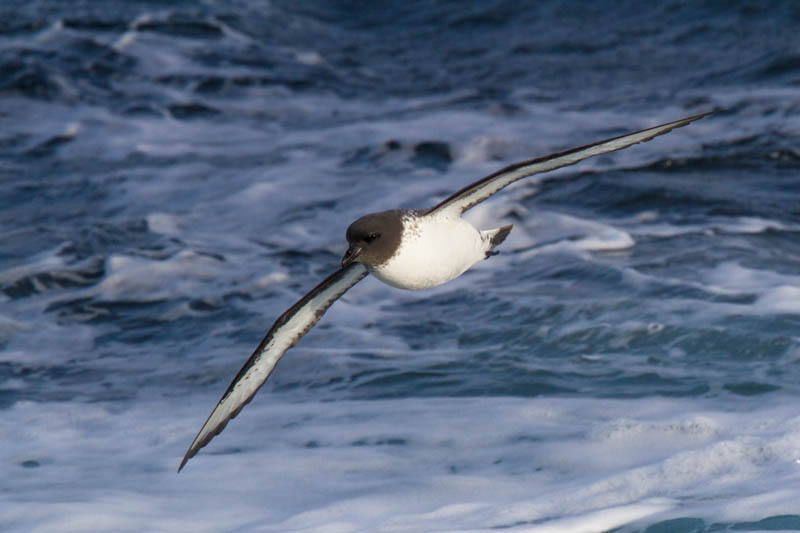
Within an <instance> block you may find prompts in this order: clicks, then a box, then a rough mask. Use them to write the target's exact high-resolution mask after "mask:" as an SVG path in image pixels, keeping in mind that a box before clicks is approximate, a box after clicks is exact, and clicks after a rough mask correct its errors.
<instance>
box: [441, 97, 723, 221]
mask: <svg viewBox="0 0 800 533" xmlns="http://www.w3.org/2000/svg"><path fill="white" fill-rule="evenodd" d="M710 114H711V112H707V113H701V114H699V115H694V116H691V117H687V118H684V119H681V120H676V121H675V122H670V123H668V124H662V125H661V126H656V127H654V128H648V129H646V130H642V131H637V132H636V133H629V134H626V135H620V136H619V137H614V138H611V139H606V140H604V141H598V142H596V143H592V144H587V145H585V146H579V147H577V148H570V149H569V150H564V151H563V152H557V153H554V154H550V155H546V156H544V157H537V158H536V159H528V160H527V161H520V162H519V163H514V164H513V165H509V166H507V167H505V168H504V169H501V170H498V171H497V172H495V173H494V174H491V175H489V176H486V177H485V178H483V179H482V180H479V181H476V182H475V183H473V184H472V185H468V186H466V187H464V188H463V189H461V190H460V191H458V192H457V193H455V194H454V195H452V196H451V197H449V198H447V199H446V200H444V201H442V202H440V203H439V204H437V205H435V206H434V207H432V208H431V209H429V210H428V211H427V212H426V214H431V213H434V212H436V211H441V210H452V211H453V212H454V213H455V214H456V215H461V213H463V212H464V211H466V210H467V209H470V208H471V207H474V206H475V205H477V204H479V203H481V202H482V201H484V200H486V199H487V198H489V197H490V196H492V195H493V194H494V193H496V192H498V191H500V190H502V189H504V188H506V187H508V186H509V185H511V184H512V183H514V182H515V181H517V180H520V179H522V178H525V177H527V176H532V175H533V174H540V173H542V172H548V171H550V170H555V169H557V168H561V167H565V166H568V165H574V164H575V163H578V162H580V161H583V160H584V159H588V158H589V157H594V156H596V155H600V154H605V153H608V152H614V151H616V150H622V149H623V148H627V147H628V146H630V145H632V144H636V143H640V142H644V141H649V140H650V139H652V138H653V137H657V136H659V135H663V134H664V133H667V132H669V131H671V130H673V129H675V128H680V127H683V126H685V125H687V124H690V123H692V122H694V121H695V120H699V119H701V118H703V117H705V116H707V115H710Z"/></svg>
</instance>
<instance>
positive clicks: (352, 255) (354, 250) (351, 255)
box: [342, 244, 364, 267]
mask: <svg viewBox="0 0 800 533" xmlns="http://www.w3.org/2000/svg"><path fill="white" fill-rule="evenodd" d="M363 251H364V249H363V248H362V247H360V246H356V245H355V244H351V245H350V248H348V249H347V251H346V252H345V253H344V257H343V258H342V267H346V266H347V265H349V264H350V263H353V262H354V261H355V260H356V259H358V256H359V255H361V252H363Z"/></svg>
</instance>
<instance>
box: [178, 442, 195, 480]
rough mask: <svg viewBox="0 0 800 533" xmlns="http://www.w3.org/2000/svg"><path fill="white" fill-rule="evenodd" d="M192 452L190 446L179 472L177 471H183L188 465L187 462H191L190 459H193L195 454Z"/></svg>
mask: <svg viewBox="0 0 800 533" xmlns="http://www.w3.org/2000/svg"><path fill="white" fill-rule="evenodd" d="M191 452H192V449H191V448H189V451H187V452H186V455H184V456H183V461H181V465H180V466H179V467H178V472H177V473H178V474H180V473H181V470H183V467H184V466H186V463H188V462H189V459H191V458H192V457H193V456H194V454H193V453H191Z"/></svg>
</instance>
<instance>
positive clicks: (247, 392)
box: [178, 112, 710, 472]
mask: <svg viewBox="0 0 800 533" xmlns="http://www.w3.org/2000/svg"><path fill="white" fill-rule="evenodd" d="M709 114H710V112H708V113H701V114H699V115H694V116H691V117H687V118H684V119H681V120H676V121H674V122H670V123H668V124H662V125H661V126H656V127H653V128H648V129H645V130H642V131H638V132H636V133H630V134H627V135H620V136H619V137H614V138H611V139H606V140H603V141H599V142H595V143H592V144H587V145H585V146H579V147H577V148H570V149H569V150H564V151H563V152H557V153H554V154H550V155H546V156H544V157H538V158H535V159H529V160H527V161H521V162H519V163H514V164H513V165H509V166H507V167H505V168H503V169H501V170H498V171H497V172H495V173H494V174H491V175H489V176H487V177H485V178H483V179H481V180H478V181H476V182H475V183H473V184H471V185H468V186H466V187H464V188H463V189H461V190H460V191H458V192H457V193H455V194H453V195H452V196H450V197H449V198H447V199H445V200H444V201H442V202H439V203H438V204H436V205H435V206H433V207H431V208H428V209H393V210H391V211H383V212H381V213H373V214H370V215H365V216H363V217H361V218H359V219H358V220H356V221H355V222H353V223H352V224H350V227H349V228H347V242H348V244H349V248H348V249H347V252H346V253H345V254H344V258H343V259H342V268H340V269H339V270H337V271H336V272H334V273H333V274H331V275H330V276H328V277H327V278H326V279H325V280H324V281H323V282H322V283H320V284H319V285H317V286H316V287H314V288H313V289H312V290H311V292H309V293H308V294H306V295H305V296H303V297H302V298H301V299H300V301H298V302H297V303H296V304H294V305H293V306H292V307H290V308H289V310H287V311H286V312H285V313H283V314H282V315H281V316H280V317H278V320H276V321H275V324H273V326H272V328H271V329H270V330H269V332H268V333H267V335H266V336H265V337H264V340H262V341H261V344H259V345H258V347H257V348H256V349H255V351H254V352H253V354H252V355H251V356H250V359H248V360H247V362H246V363H245V364H244V366H243V367H242V369H241V370H239V373H238V374H236V377H235V378H234V379H233V382H232V383H231V384H230V386H229V387H228V389H227V390H226V391H225V394H223V395H222V399H220V401H219V403H218V404H217V406H216V407H215V408H214V410H213V411H212V412H211V415H210V416H209V417H208V420H206V423H205V424H203V427H202V429H200V432H199V433H198V434H197V436H196V437H195V439H194V441H192V444H191V446H189V449H188V450H187V452H186V455H185V456H184V458H183V461H181V464H180V466H179V467H178V472H180V471H181V469H182V468H183V467H184V465H185V464H186V462H187V461H188V460H189V459H191V458H192V457H193V456H194V455H195V454H196V453H197V452H198V450H200V448H202V447H203V446H205V445H206V444H208V443H209V442H210V441H211V439H213V438H214V437H215V436H216V435H218V434H219V433H220V432H221V431H222V430H223V429H224V428H225V425H226V424H227V423H228V421H229V420H230V419H231V418H234V417H235V416H236V415H237V414H239V411H241V410H242V407H244V406H245V405H246V404H247V403H248V402H249V401H250V400H252V399H253V396H254V395H255V394H256V391H258V389H259V388H260V387H261V385H263V384H264V382H265V381H266V380H267V378H268V377H269V375H270V373H272V370H273V369H274V368H275V365H276V364H277V362H278V360H279V359H280V358H281V357H282V356H283V354H284V353H286V350H288V349H289V348H291V347H292V346H294V345H295V344H297V342H298V341H299V340H300V339H301V338H302V337H303V335H305V334H306V333H308V330H310V329H311V328H312V327H314V325H315V324H316V323H317V322H318V321H319V319H320V318H322V315H323V314H325V311H327V310H328V308H329V307H330V306H331V305H332V304H333V302H335V301H336V300H337V299H338V298H339V297H341V296H342V295H343V294H344V293H345V292H346V291H347V290H348V289H350V287H352V286H353V285H355V284H356V283H358V282H359V281H361V280H362V279H363V278H364V277H365V276H366V275H367V274H370V273H371V274H373V275H374V276H375V277H377V278H378V279H379V280H381V281H383V282H384V283H387V284H389V285H391V286H393V287H397V288H400V289H411V290H416V289H427V288H430V287H436V286H437V285H441V284H442V283H445V282H446V281H449V280H451V279H453V278H456V277H458V276H460V275H461V274H463V273H464V272H465V271H466V270H468V269H469V268H470V267H471V266H472V265H474V264H475V263H477V262H478V261H481V260H482V259H486V258H488V257H491V256H492V255H495V254H497V253H498V252H496V251H495V248H496V247H497V246H498V245H499V244H500V243H502V242H503V240H504V239H505V238H506V237H507V236H508V234H509V232H510V231H511V225H508V226H503V227H501V228H497V229H493V230H486V231H480V230H478V229H476V228H475V227H474V226H472V224H470V223H469V222H467V221H466V220H464V219H462V218H461V215H462V214H463V213H464V212H465V211H466V210H468V209H470V208H472V207H474V206H475V205H477V204H478V203H480V202H482V201H484V200H486V199H487V198H489V197H490V196H492V195H493V194H494V193H496V192H498V191H500V190H502V189H504V188H505V187H508V186H509V185H511V184H512V183H514V182H515V181H517V180H520V179H522V178H524V177H527V176H531V175H533V174H539V173H542V172H547V171H550V170H555V169H557V168H561V167H564V166H567V165H574V164H575V163H578V162H580V161H583V160H584V159H587V158H589V157H593V156H596V155H600V154H605V153H608V152H613V151H615V150H621V149H623V148H627V147H628V146H631V145H632V144H636V143H640V142H644V141H649V140H650V139H652V138H654V137H657V136H658V135H662V134H664V133H667V132H669V131H671V130H673V129H675V128H680V127H683V126H686V125H687V124H689V123H691V122H694V121H695V120H699V119H701V118H703V117H705V116H707V115H709Z"/></svg>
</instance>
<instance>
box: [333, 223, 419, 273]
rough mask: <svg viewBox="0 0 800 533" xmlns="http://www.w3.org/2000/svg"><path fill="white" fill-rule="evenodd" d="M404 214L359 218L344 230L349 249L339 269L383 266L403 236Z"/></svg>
mask: <svg viewBox="0 0 800 533" xmlns="http://www.w3.org/2000/svg"><path fill="white" fill-rule="evenodd" d="M405 214H406V211H403V210H401V209H393V210H391V211H382V212H380V213H372V214H370V215H364V216H363V217H361V218H359V219H358V220H356V221H355V222H353V223H352V224H350V227H349V228H347V242H348V243H349V244H350V247H349V248H348V249H347V253H345V254H344V258H343V259H342V266H347V265H349V264H350V263H353V262H358V263H363V264H365V265H368V266H377V265H380V264H383V263H385V262H386V261H388V260H389V258H390V257H392V256H393V255H394V253H395V251H396V250H397V248H398V247H399V246H400V238H401V237H402V235H403V216H404V215H405Z"/></svg>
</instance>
